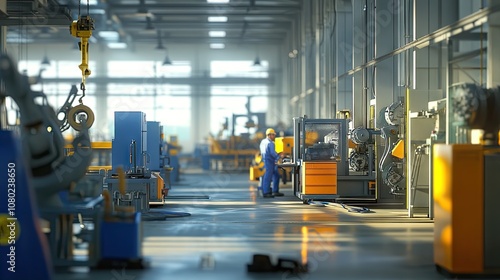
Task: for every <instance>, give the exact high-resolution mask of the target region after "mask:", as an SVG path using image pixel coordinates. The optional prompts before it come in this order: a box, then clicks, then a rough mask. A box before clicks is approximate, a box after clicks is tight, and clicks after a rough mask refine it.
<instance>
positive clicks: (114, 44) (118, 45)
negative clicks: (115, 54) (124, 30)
mask: <svg viewBox="0 0 500 280" xmlns="http://www.w3.org/2000/svg"><path fill="white" fill-rule="evenodd" d="M108 48H110V49H126V48H127V43H123V42H110V43H108Z"/></svg>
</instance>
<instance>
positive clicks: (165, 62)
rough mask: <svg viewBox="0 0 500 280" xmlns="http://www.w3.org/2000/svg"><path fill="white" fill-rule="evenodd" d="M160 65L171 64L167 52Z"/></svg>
mask: <svg viewBox="0 0 500 280" xmlns="http://www.w3.org/2000/svg"><path fill="white" fill-rule="evenodd" d="M162 65H163V66H165V65H172V60H170V57H168V53H167V55H166V56H165V59H164V60H163V63H162Z"/></svg>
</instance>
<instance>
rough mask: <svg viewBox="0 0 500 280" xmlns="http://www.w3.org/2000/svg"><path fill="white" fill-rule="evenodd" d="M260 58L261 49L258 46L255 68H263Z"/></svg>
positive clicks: (254, 62)
mask: <svg viewBox="0 0 500 280" xmlns="http://www.w3.org/2000/svg"><path fill="white" fill-rule="evenodd" d="M261 65H262V64H261V63H260V57H259V47H258V46H257V55H256V56H255V60H254V61H253V66H261Z"/></svg>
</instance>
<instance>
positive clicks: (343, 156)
mask: <svg viewBox="0 0 500 280" xmlns="http://www.w3.org/2000/svg"><path fill="white" fill-rule="evenodd" d="M293 123H294V143H293V157H292V158H291V160H290V161H283V163H281V164H279V166H280V167H287V168H292V173H293V175H292V182H293V192H294V194H295V196H297V197H298V198H299V199H301V200H302V201H303V202H306V201H308V200H310V199H335V198H338V197H339V192H338V188H337V187H338V185H337V176H338V175H339V174H345V172H347V170H348V163H347V149H346V148H343V147H347V120H345V119H308V118H307V117H305V116H304V117H298V118H293Z"/></svg>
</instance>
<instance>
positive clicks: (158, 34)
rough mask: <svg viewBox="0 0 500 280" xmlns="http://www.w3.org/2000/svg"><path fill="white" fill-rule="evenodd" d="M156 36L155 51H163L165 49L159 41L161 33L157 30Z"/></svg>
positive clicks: (160, 40)
mask: <svg viewBox="0 0 500 280" xmlns="http://www.w3.org/2000/svg"><path fill="white" fill-rule="evenodd" d="M156 34H157V36H156V37H157V39H158V45H156V49H157V50H164V49H165V47H164V46H163V41H162V39H161V31H160V30H158V31H157V33H156Z"/></svg>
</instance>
